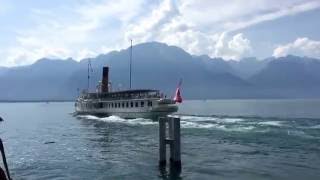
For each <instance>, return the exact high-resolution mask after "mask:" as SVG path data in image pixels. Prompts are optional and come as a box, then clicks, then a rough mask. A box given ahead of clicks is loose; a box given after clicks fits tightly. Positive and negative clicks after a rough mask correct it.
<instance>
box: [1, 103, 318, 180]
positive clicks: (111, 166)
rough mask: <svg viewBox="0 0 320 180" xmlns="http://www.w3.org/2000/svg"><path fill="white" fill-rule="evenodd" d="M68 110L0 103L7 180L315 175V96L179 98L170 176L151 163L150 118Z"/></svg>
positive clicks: (153, 131) (66, 106) (154, 159)
mask: <svg viewBox="0 0 320 180" xmlns="http://www.w3.org/2000/svg"><path fill="white" fill-rule="evenodd" d="M73 110H74V108H73V103H0V116H1V117H2V118H3V119H4V121H3V122H0V137H1V138H2V139H3V141H4V145H5V150H6V153H7V160H8V164H9V168H10V170H11V175H12V177H13V179H32V180H36V179H139V180H140V179H146V180H149V179H185V180H188V179H317V180H318V179H320V100H210V101H185V102H184V103H183V104H182V105H181V106H180V110H179V113H178V115H175V116H180V117H181V127H182V129H181V133H182V136H181V140H182V173H181V174H180V177H178V178H177V177H171V176H170V173H169V172H168V173H166V172H160V171H159V169H158V124H157V123H156V122H153V121H151V120H149V119H132V120H124V119H121V118H118V117H114V116H112V117H107V118H98V117H95V116H78V117H74V116H73V115H72V114H71V113H72V112H73ZM0 164H1V163H0Z"/></svg>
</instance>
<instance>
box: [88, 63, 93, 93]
mask: <svg viewBox="0 0 320 180" xmlns="http://www.w3.org/2000/svg"><path fill="white" fill-rule="evenodd" d="M90 70H91V72H92V66H91V59H88V84H87V92H88V93H89V89H90Z"/></svg>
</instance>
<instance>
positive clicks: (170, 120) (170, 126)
mask: <svg viewBox="0 0 320 180" xmlns="http://www.w3.org/2000/svg"><path fill="white" fill-rule="evenodd" d="M167 123H168V134H169V137H168V139H167V142H168V144H169V146H170V162H173V157H174V151H173V149H174V144H173V141H174V137H173V134H174V127H173V118H172V117H168V118H167Z"/></svg>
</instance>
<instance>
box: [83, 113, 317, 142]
mask: <svg viewBox="0 0 320 180" xmlns="http://www.w3.org/2000/svg"><path fill="white" fill-rule="evenodd" d="M77 117H78V118H80V119H88V120H97V121H103V122H106V123H122V124H127V125H133V126H135V125H157V124H158V123H157V122H156V121H154V120H151V119H144V118H136V119H123V118H120V117H118V116H109V117H97V116H92V115H79V116H77ZM170 117H179V118H180V122H181V127H182V128H185V129H207V130H220V131H226V132H239V133H241V132H242V133H249V132H253V133H267V132H278V131H283V132H284V133H285V134H287V135H291V136H297V135H299V136H301V134H303V135H304V134H305V137H307V138H309V137H311V136H312V135H311V136H310V135H307V134H308V133H307V132H305V131H309V130H318V129H319V128H320V122H319V121H317V120H312V119H307V120H306V119H301V120H300V121H299V120H297V119H279V118H262V117H227V116H194V115H171V116H170ZM297 132H302V133H299V134H298V133H297ZM317 137H318V136H317ZM319 138H320V137H319Z"/></svg>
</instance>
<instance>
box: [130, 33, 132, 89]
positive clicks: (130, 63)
mask: <svg viewBox="0 0 320 180" xmlns="http://www.w3.org/2000/svg"><path fill="white" fill-rule="evenodd" d="M130 41H131V46H130V89H131V67H132V39H130Z"/></svg>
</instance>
